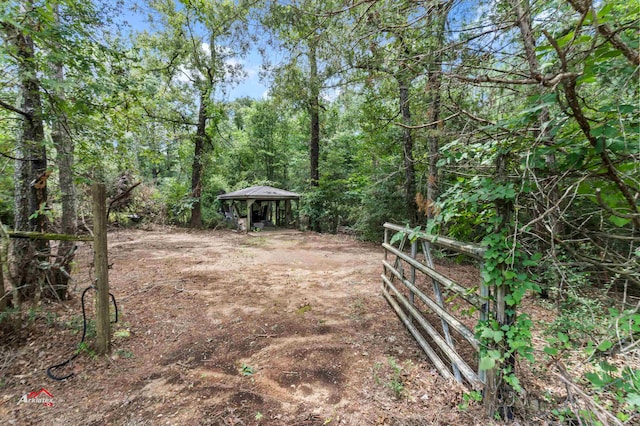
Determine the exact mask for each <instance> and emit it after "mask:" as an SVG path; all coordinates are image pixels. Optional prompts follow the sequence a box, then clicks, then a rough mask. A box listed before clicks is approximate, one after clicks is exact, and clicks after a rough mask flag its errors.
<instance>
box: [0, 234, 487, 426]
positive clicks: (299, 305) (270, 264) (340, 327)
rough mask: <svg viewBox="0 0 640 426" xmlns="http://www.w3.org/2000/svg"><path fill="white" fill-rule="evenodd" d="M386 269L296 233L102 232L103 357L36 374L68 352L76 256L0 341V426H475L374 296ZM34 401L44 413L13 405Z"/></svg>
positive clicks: (74, 332)
mask: <svg viewBox="0 0 640 426" xmlns="http://www.w3.org/2000/svg"><path fill="white" fill-rule="evenodd" d="M382 256H383V252H382V249H381V248H380V247H379V246H376V245H368V244H363V243H360V242H357V241H355V240H353V239H352V238H351V237H347V236H335V235H319V234H315V233H302V232H297V231H276V232H262V233H256V234H251V235H244V234H238V233H234V232H230V231H198V232H185V231H183V230H173V229H156V230H152V231H143V230H126V231H116V232H111V233H110V235H109V262H110V263H111V264H112V267H111V269H110V286H111V291H112V293H113V294H114V296H115V298H116V300H117V304H118V310H119V321H118V323H117V324H114V325H113V328H114V336H113V341H112V346H113V352H112V355H111V356H110V357H98V356H96V355H95V354H94V353H93V349H92V347H91V344H89V345H88V346H87V347H86V348H85V349H84V350H83V351H82V352H81V353H80V356H79V357H78V358H77V359H76V360H75V361H74V362H73V363H72V365H71V366H69V367H65V368H64V369H60V370H56V371H55V373H56V374H58V375H64V374H65V373H68V372H71V371H73V372H75V375H74V376H73V377H72V378H70V379H68V380H65V381H53V380H51V379H49V378H48V377H47V375H46V372H45V371H46V369H47V367H48V366H50V365H52V364H56V363H59V362H62V361H64V360H65V359H66V358H68V357H69V356H70V355H71V354H72V353H73V350H74V349H75V348H76V345H77V343H78V341H79V339H80V333H81V330H82V321H81V319H82V315H81V304H80V294H81V292H82V290H83V289H84V288H85V287H86V285H87V284H88V283H89V278H88V277H89V274H90V272H91V271H90V261H91V251H90V247H88V246H84V247H82V248H81V249H80V251H79V255H78V267H77V271H76V272H75V276H76V277H77V278H76V280H75V283H74V286H75V289H74V292H73V298H72V299H71V300H70V301H67V302H64V303H62V304H51V305H44V306H41V307H40V308H38V309H35V310H33V313H32V315H31V320H32V321H31V322H30V323H29V324H26V325H25V326H24V327H23V328H22V330H21V332H19V333H13V334H12V335H10V336H6V335H5V336H4V337H3V342H5V343H3V346H2V349H1V352H0V372H2V375H3V377H1V378H0V380H1V382H0V424H2V425H28V424H34V425H35V424H47V425H79V424H83V425H103V424H109V425H218V424H221V425H222V424H224V425H257V424H260V425H326V424H331V425H334V424H346V425H376V424H399V425H400V424H401V425H411V424H415V425H423V424H441V425H472V424H486V421H485V420H484V419H483V418H482V415H481V409H480V408H478V407H470V408H468V409H466V410H461V409H459V408H458V404H460V403H461V402H463V400H462V394H463V392H464V389H463V388H462V387H458V386H456V385H454V384H451V383H448V382H446V381H444V380H443V379H441V378H440V377H439V376H438V374H437V373H436V372H435V371H434V370H433V368H432V367H431V365H430V364H429V363H428V362H427V360H426V357H425V355H424V354H423V353H422V352H421V351H420V349H419V348H418V347H417V345H416V344H415V342H414V341H413V340H412V339H411V338H410V337H409V334H408V333H407V332H406V330H405V328H404V327H403V326H402V324H401V322H400V321H399V320H398V318H397V317H396V315H395V313H394V312H393V310H392V309H391V308H390V307H389V305H388V304H387V302H386V301H385V299H384V298H383V297H382V296H381V291H380V286H381V279H380V273H381V271H382V266H381V259H382ZM453 273H454V274H455V271H454V272H453ZM90 293H92V292H90ZM87 309H88V315H89V317H91V316H92V315H93V297H91V298H90V301H89V303H87ZM89 331H90V333H91V331H92V330H91V327H90V328H89ZM92 341H93V339H92V337H91V335H90V336H89V338H88V342H92ZM42 388H45V389H46V390H47V391H48V392H49V393H50V394H51V395H52V396H53V403H54V405H53V406H44V405H43V404H36V403H27V404H25V403H20V404H18V402H19V400H20V399H21V397H22V396H23V395H25V394H28V393H30V392H33V391H38V390H40V389H42ZM40 396H41V397H42V396H44V394H41V395H40Z"/></svg>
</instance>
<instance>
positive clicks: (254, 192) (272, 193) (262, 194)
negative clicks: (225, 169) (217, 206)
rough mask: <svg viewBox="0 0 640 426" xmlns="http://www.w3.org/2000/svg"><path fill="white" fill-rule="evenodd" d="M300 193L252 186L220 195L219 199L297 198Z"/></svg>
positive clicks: (272, 199) (271, 199)
mask: <svg viewBox="0 0 640 426" xmlns="http://www.w3.org/2000/svg"><path fill="white" fill-rule="evenodd" d="M299 198H300V194H296V193H295V192H291V191H285V190H284V189H278V188H274V187H272V186H252V187H250V188H245V189H241V190H239V191H234V192H229V193H227V194H222V195H218V200H269V201H275V200H297V199H299Z"/></svg>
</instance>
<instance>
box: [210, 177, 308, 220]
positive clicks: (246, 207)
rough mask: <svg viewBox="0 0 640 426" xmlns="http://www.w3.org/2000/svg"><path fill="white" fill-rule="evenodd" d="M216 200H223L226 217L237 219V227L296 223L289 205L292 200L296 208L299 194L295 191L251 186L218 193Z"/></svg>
mask: <svg viewBox="0 0 640 426" xmlns="http://www.w3.org/2000/svg"><path fill="white" fill-rule="evenodd" d="M218 200H220V201H222V208H223V210H224V214H225V216H226V217H227V218H231V219H234V220H237V222H238V227H239V228H240V229H243V228H244V230H247V231H249V230H251V229H254V228H260V229H262V228H264V227H265V226H289V225H291V224H292V223H296V225H297V218H296V220H295V222H294V218H293V210H292V208H291V201H295V202H296V210H298V202H299V200H300V195H299V194H296V193H295V192H290V191H285V190H284V189H278V188H273V187H271V186H252V187H250V188H245V189H241V190H239V191H234V192H229V193H227V194H222V195H219V196H218ZM227 201H229V202H230V203H229V204H227V203H226V202H227ZM243 225H244V226H243Z"/></svg>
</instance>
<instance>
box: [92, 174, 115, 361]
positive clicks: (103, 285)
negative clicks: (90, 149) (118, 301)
mask: <svg viewBox="0 0 640 426" xmlns="http://www.w3.org/2000/svg"><path fill="white" fill-rule="evenodd" d="M92 193H93V237H94V242H93V256H94V257H93V259H94V260H93V262H94V265H95V267H96V288H97V290H98V295H97V297H96V337H97V350H98V353H99V354H101V355H104V354H108V353H109V352H110V351H111V324H110V321H109V270H108V268H109V264H108V262H109V261H108V256H107V196H106V190H105V186H104V184H102V183H95V184H94V185H93V188H92Z"/></svg>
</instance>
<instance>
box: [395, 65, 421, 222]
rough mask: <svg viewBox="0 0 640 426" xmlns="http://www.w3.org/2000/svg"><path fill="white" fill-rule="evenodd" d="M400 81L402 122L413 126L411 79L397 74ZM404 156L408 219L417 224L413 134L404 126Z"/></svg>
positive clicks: (405, 196)
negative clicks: (410, 96)
mask: <svg viewBox="0 0 640 426" xmlns="http://www.w3.org/2000/svg"><path fill="white" fill-rule="evenodd" d="M396 79H397V81H398V91H399V101H400V115H401V117H402V124H404V125H405V126H411V103H410V101H409V85H410V81H409V79H408V78H407V77H406V76H403V75H398V76H396ZM402 153H403V155H402V157H403V160H404V199H405V209H406V214H407V220H408V221H409V223H410V224H412V225H413V224H415V223H416V222H417V220H418V215H417V207H416V201H415V196H416V172H415V164H414V163H415V161H414V159H413V135H412V130H411V129H410V128H409V127H403V128H402Z"/></svg>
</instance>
